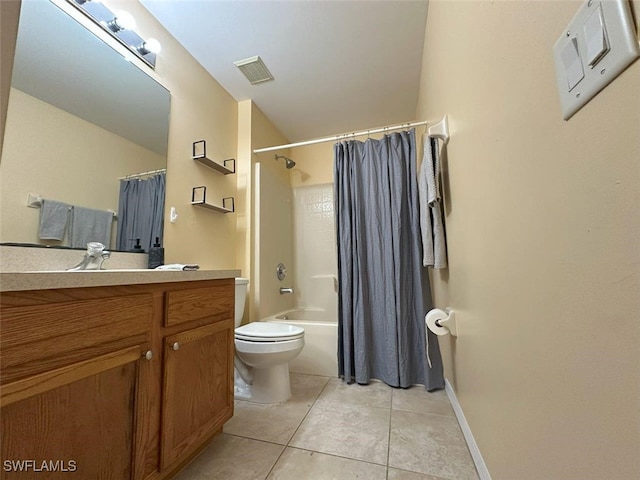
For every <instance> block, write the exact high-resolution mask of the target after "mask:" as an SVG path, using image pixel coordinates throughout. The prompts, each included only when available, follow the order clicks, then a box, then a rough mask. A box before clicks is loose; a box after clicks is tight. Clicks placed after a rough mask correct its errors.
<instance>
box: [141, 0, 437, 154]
mask: <svg viewBox="0 0 640 480" xmlns="http://www.w3.org/2000/svg"><path fill="white" fill-rule="evenodd" d="M141 3H142V4H143V5H144V6H145V7H146V8H147V9H148V10H149V11H150V12H151V13H152V14H153V15H154V16H155V17H156V18H157V19H158V20H159V21H160V23H162V24H163V25H164V27H165V28H166V29H167V30H168V31H169V32H170V33H171V34H172V35H173V36H174V37H175V38H176V39H177V40H178V41H179V42H180V43H181V44H182V45H183V46H184V47H185V48H186V49H187V50H188V51H189V52H190V53H191V55H193V56H194V57H195V58H196V59H197V60H198V61H199V62H200V63H201V64H202V65H203V66H204V67H205V68H206V69H207V70H208V71H209V72H210V73H211V75H212V76H213V77H214V78H215V79H216V80H217V81H218V82H219V83H220V84H221V85H222V86H223V87H224V88H225V89H226V90H227V91H228V92H229V93H230V94H231V95H232V96H233V97H234V98H235V99H236V100H238V101H241V100H246V99H252V100H253V101H254V102H255V103H256V105H257V106H258V107H259V108H260V109H261V110H262V111H263V112H264V113H265V114H266V115H267V117H269V119H270V120H271V121H272V122H273V123H274V124H275V125H276V127H277V128H278V129H279V130H280V131H281V132H282V133H283V134H284V135H285V136H286V137H287V138H288V139H289V141H292V142H295V141H302V140H307V139H311V138H317V137H322V136H327V135H332V134H336V133H342V132H352V131H356V130H362V129H367V128H372V127H377V126H384V125H389V124H393V123H403V122H406V121H410V120H414V119H415V118H414V117H415V110H416V104H417V100H418V88H419V81H420V70H421V62H422V48H423V42H424V29H425V24H426V16H427V1H426V0H420V1H410V0H395V1H388V0H386V1H385V0H382V1H374V0H367V1H365V0H361V1H354V0H352V1H344V0H343V1H324V0H315V1H295V0H290V1H270V0H269V1H238V0H236V1H204V0H198V1H197V0H181V1H177V0H141ZM161 55H162V54H160V58H159V60H158V61H159V62H160V61H162V58H161ZM255 55H259V56H260V57H261V58H262V59H263V61H264V62H265V63H266V65H267V67H268V68H269V70H270V71H271V73H272V74H273V76H274V77H275V80H274V81H270V82H265V83H261V84H257V85H251V84H249V81H248V80H247V79H246V78H245V77H244V76H243V75H242V73H241V72H240V71H239V70H238V69H237V67H235V65H234V64H233V62H234V61H237V60H242V59H245V58H248V57H252V56H255Z"/></svg>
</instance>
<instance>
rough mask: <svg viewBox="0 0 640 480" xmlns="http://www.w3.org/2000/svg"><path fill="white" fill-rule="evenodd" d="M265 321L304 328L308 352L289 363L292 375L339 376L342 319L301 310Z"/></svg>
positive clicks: (277, 315) (304, 309)
mask: <svg viewBox="0 0 640 480" xmlns="http://www.w3.org/2000/svg"><path fill="white" fill-rule="evenodd" d="M263 321H266V322H276V323H287V324H289V325H296V326H298V327H302V328H304V348H303V349H302V352H300V355H298V356H297V357H296V358H295V359H294V360H292V361H291V362H290V363H289V371H290V372H293V373H306V374H309V375H323V376H327V377H337V376H338V319H337V316H336V315H333V316H332V315H331V314H330V313H328V312H327V311H325V310H315V309H309V308H298V309H296V310H288V311H286V312H281V313H278V314H276V315H273V316H272V317H268V318H265V319H264V320H263Z"/></svg>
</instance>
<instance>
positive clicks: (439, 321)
mask: <svg viewBox="0 0 640 480" xmlns="http://www.w3.org/2000/svg"><path fill="white" fill-rule="evenodd" d="M425 323H426V324H427V328H428V329H429V330H431V331H432V332H433V333H435V334H436V335H446V334H447V333H450V334H451V335H453V336H454V337H457V336H458V329H457V328H456V313H455V311H453V310H452V309H450V308H445V309H444V310H441V309H439V308H434V309H433V310H429V312H428V313H427V315H426V317H425Z"/></svg>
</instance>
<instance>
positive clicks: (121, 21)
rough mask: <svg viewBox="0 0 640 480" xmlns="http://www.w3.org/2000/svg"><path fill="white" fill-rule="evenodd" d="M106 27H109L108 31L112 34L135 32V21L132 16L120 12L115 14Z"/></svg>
mask: <svg viewBox="0 0 640 480" xmlns="http://www.w3.org/2000/svg"><path fill="white" fill-rule="evenodd" d="M107 27H109V30H111V31H112V32H113V33H118V32H119V31H120V30H135V29H136V20H135V19H134V18H133V15H131V14H130V13H128V12H124V11H122V10H121V11H119V12H116V16H115V17H113V20H111V21H110V22H107Z"/></svg>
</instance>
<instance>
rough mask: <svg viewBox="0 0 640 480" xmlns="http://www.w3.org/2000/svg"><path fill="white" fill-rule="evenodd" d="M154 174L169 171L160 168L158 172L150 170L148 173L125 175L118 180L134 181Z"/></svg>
mask: <svg viewBox="0 0 640 480" xmlns="http://www.w3.org/2000/svg"><path fill="white" fill-rule="evenodd" d="M154 173H167V169H166V168H159V169H158V170H149V171H148V172H142V173H133V174H131V175H125V176H124V177H120V178H118V180H132V179H134V178H141V177H144V176H145V175H153V174H154Z"/></svg>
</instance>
